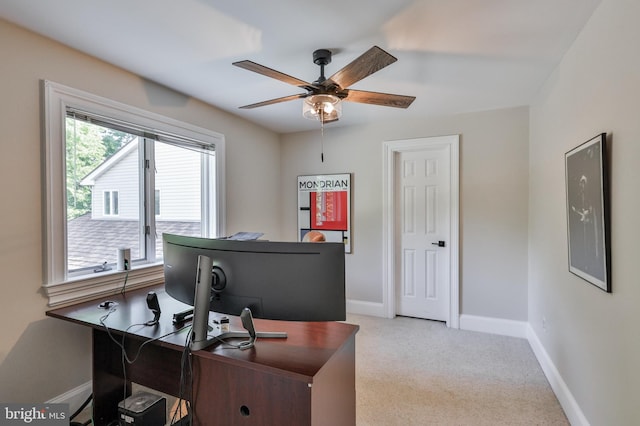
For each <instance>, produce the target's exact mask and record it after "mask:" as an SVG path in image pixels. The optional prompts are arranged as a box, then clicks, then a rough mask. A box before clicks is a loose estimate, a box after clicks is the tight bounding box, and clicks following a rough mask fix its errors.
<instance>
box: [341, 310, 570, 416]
mask: <svg viewBox="0 0 640 426" xmlns="http://www.w3.org/2000/svg"><path fill="white" fill-rule="evenodd" d="M347 322H349V323H352V324H358V325H359V326H360V331H359V332H358V334H357V336H356V392H357V397H356V399H357V411H356V412H357V426H374V425H375V426H395V425H398V426H400V425H402V426H410V425H474V426H476V425H492V426H494V425H568V424H569V423H568V421H567V418H566V417H565V415H564V412H563V411H562V408H561V407H560V404H559V403H558V400H557V399H556V397H555V395H554V394H553V391H552V390H551V387H550V386H549V383H548V382H547V380H546V378H545V376H544V373H543V372H542V369H541V368H540V365H539V364H538V362H537V360H536V358H535V356H534V354H533V351H532V350H531V348H530V346H529V343H528V342H527V341H526V340H524V339H517V338H513V337H505V336H498V335H492V334H486V333H477V332H470V331H461V330H453V329H449V328H447V327H446V326H445V325H444V324H443V323H440V322H435V321H425V320H419V319H415V318H404V317H397V318H394V319H385V318H376V317H369V316H362V315H348V316H347Z"/></svg>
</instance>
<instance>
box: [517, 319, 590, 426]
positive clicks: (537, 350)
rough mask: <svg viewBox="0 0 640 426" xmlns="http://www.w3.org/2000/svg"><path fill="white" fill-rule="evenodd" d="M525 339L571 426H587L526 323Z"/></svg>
mask: <svg viewBox="0 0 640 426" xmlns="http://www.w3.org/2000/svg"><path fill="white" fill-rule="evenodd" d="M527 339H528V340H529V345H530V346H531V349H532V350H533V353H534V354H535V356H536V358H537V359H538V363H539V364H540V367H542V371H543V372H544V375H545V376H546V377H547V380H548V381H549V384H550V385H551V389H553V393H555V394H556V398H558V401H559V402H560V405H561V406H562V409H563V410H564V413H565V415H566V416H567V419H569V423H571V425H572V426H589V421H588V420H587V418H586V417H585V415H584V413H583V412H582V410H581V409H580V406H579V405H578V403H577V402H576V400H575V398H574V397H573V394H572V393H571V391H570V390H569V387H568V386H567V384H566V383H565V381H564V380H563V379H562V376H560V373H559V372H558V369H557V368H556V366H555V365H554V364H553V361H551V358H550V357H549V354H548V353H547V351H546V350H545V349H544V346H542V342H540V339H539V338H538V335H537V334H536V333H535V331H533V328H532V327H531V325H529V324H527Z"/></svg>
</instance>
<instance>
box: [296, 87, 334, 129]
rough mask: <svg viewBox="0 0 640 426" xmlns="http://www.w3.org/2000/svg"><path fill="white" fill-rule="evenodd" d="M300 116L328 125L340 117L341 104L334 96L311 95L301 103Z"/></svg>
mask: <svg viewBox="0 0 640 426" xmlns="http://www.w3.org/2000/svg"><path fill="white" fill-rule="evenodd" d="M302 116H303V117H304V118H308V119H311V120H318V121H320V122H322V123H330V122H332V121H336V120H338V119H339V118H340V116H342V103H341V102H340V98H339V97H337V96H335V95H330V94H319V95H311V96H308V97H306V98H305V99H304V101H303V102H302Z"/></svg>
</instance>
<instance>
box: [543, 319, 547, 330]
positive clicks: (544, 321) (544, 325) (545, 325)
mask: <svg viewBox="0 0 640 426" xmlns="http://www.w3.org/2000/svg"><path fill="white" fill-rule="evenodd" d="M542 329H543V330H544V331H547V317H544V316H543V317H542Z"/></svg>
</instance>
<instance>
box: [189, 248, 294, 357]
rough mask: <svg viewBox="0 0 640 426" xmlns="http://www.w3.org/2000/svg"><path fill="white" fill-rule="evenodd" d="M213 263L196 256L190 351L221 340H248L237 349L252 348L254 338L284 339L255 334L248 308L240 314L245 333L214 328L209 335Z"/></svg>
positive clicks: (276, 334)
mask: <svg viewBox="0 0 640 426" xmlns="http://www.w3.org/2000/svg"><path fill="white" fill-rule="evenodd" d="M212 266H213V261H212V260H211V258H210V257H207V256H202V255H201V256H198V270H197V273H196V291H195V298H194V302H193V335H192V339H191V350H192V351H197V350H200V349H204V348H205V347H207V346H209V345H211V344H213V343H215V342H216V341H219V340H222V339H232V338H240V339H242V338H248V339H249V340H246V341H244V342H241V343H240V344H239V346H238V348H239V349H249V348H251V347H253V345H254V343H255V341H256V338H258V337H259V338H278V339H286V338H287V333H286V332H256V331H255V327H254V325H253V317H252V315H251V311H250V310H249V308H244V309H243V310H242V313H241V314H240V319H241V320H242V326H243V327H244V328H245V329H246V330H247V331H246V332H245V331H222V330H221V329H220V328H219V327H217V328H214V330H213V334H210V333H209V305H210V301H211V279H212Z"/></svg>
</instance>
